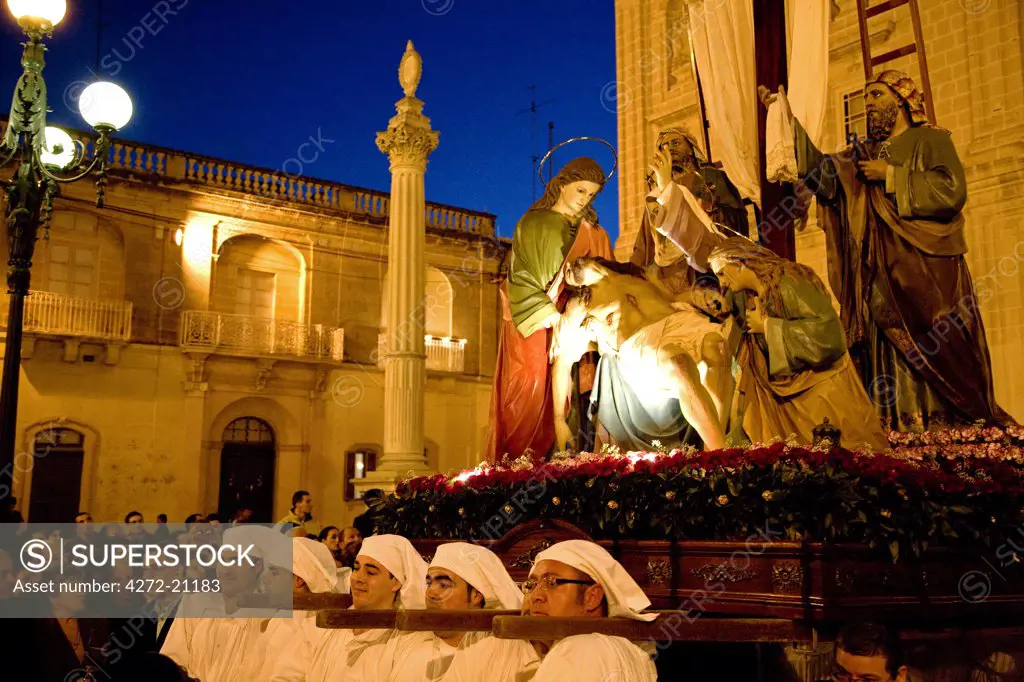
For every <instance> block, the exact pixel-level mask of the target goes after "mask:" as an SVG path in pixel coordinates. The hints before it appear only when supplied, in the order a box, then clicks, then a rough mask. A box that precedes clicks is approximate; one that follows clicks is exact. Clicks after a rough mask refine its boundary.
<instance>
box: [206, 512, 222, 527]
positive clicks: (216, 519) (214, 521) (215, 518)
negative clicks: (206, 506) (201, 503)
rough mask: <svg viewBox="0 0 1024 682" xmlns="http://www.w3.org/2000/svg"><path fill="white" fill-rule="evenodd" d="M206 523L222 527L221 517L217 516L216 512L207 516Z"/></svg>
mask: <svg viewBox="0 0 1024 682" xmlns="http://www.w3.org/2000/svg"><path fill="white" fill-rule="evenodd" d="M206 522H207V523H212V524H213V525H215V526H219V525H220V515H219V514H217V513H216V512H214V513H213V514H207V515H206Z"/></svg>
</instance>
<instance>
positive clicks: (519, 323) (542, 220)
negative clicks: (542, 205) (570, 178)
mask: <svg viewBox="0 0 1024 682" xmlns="http://www.w3.org/2000/svg"><path fill="white" fill-rule="evenodd" d="M579 226H580V224H579V221H577V222H575V223H572V222H570V221H569V219H568V218H566V217H565V216H563V215H562V214H560V213H557V212H555V211H551V210H549V209H539V210H535V211H529V212H527V213H526V215H524V216H523V217H522V219H521V220H520V221H519V224H518V225H516V231H515V235H514V237H513V238H512V258H511V260H510V261H509V272H508V303H509V308H510V309H511V311H512V320H513V321H514V322H515V324H516V328H517V329H518V330H519V333H520V334H522V335H523V336H529V335H530V334H532V333H534V332H535V331H537V330H538V329H540V328H541V327H542V326H543V322H544V320H545V319H547V318H548V317H549V316H550V315H551V314H552V313H556V312H558V308H556V307H555V304H554V303H553V302H552V301H551V298H549V297H548V288H549V287H550V286H551V283H552V282H553V281H554V279H555V276H556V275H558V271H559V270H560V269H561V267H562V263H563V262H564V261H565V257H566V255H567V254H568V253H569V248H570V247H571V246H572V243H573V241H574V240H575V239H576V232H577V231H578V230H579Z"/></svg>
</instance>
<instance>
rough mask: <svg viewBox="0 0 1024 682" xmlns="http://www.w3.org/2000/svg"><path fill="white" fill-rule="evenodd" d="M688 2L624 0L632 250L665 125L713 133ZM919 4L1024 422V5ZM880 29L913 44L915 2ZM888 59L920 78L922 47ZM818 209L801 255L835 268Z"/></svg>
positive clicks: (998, 372) (617, 86) (838, 117)
mask: <svg viewBox="0 0 1024 682" xmlns="http://www.w3.org/2000/svg"><path fill="white" fill-rule="evenodd" d="M831 2H832V5H833V9H834V12H833V16H832V21H831V24H830V26H831V28H830V35H829V41H830V42H829V71H828V74H829V75H828V78H829V82H828V107H827V110H826V118H825V126H824V139H823V143H822V145H821V147H822V149H823V150H825V151H828V150H838V149H840V148H841V147H842V146H844V141H845V139H846V132H847V131H848V130H859V132H860V133H861V135H862V136H863V134H864V127H863V126H864V121H863V117H864V114H863V97H862V93H861V89H862V88H863V85H864V70H863V62H862V59H861V46H860V31H859V27H858V22H857V5H856V2H855V0H831ZM686 4H687V2H686V0H616V1H615V31H616V67H617V71H616V80H615V82H614V83H610V84H609V85H608V86H606V89H605V90H606V91H605V92H602V93H601V94H602V96H603V97H604V98H605V99H606V100H608V101H611V100H614V106H611V105H609V107H608V108H609V109H614V110H615V111H616V113H617V116H618V131H619V149H620V163H621V164H622V168H623V172H622V174H621V175H620V182H619V206H620V232H619V240H618V243H617V244H616V252H617V255H618V257H619V258H620V259H624V258H628V256H629V253H630V250H631V248H632V245H633V240H634V239H635V236H636V233H637V230H638V229H639V227H640V218H641V215H642V211H643V203H642V201H643V196H644V186H643V179H644V173H645V170H646V168H645V163H646V162H647V160H648V159H650V158H651V156H652V155H653V153H654V141H655V138H656V137H657V133H658V131H659V130H660V129H662V128H663V127H666V126H673V125H686V126H688V127H689V128H690V130H692V131H694V132H695V133H696V134H697V135H698V137H700V136H701V127H700V124H699V121H700V115H699V107H700V103H699V98H698V93H697V88H696V85H695V79H694V75H693V74H694V72H693V69H692V67H691V59H690V43H689V30H690V29H689V24H688V19H687V12H686ZM707 4H708V5H712V6H713V5H714V3H707ZM918 4H919V6H920V8H921V21H922V32H923V36H924V42H925V53H926V55H927V60H928V70H929V73H930V77H931V85H932V91H933V93H932V94H933V98H934V101H935V111H936V119H937V124H938V125H939V126H941V127H944V128H947V129H949V130H950V131H951V132H952V135H953V142H954V143H955V144H956V146H957V150H958V151H959V154H960V157H961V160H962V161H963V164H964V168H965V170H966V172H967V178H968V202H967V207H966V209H965V215H966V219H967V240H968V247H969V252H968V254H967V261H968V266H969V267H970V270H971V273H972V276H973V279H974V285H975V289H976V296H977V301H978V304H979V308H980V309H981V311H982V316H983V319H984V322H985V326H986V330H987V333H988V344H989V350H990V352H991V355H992V364H993V374H994V375H995V388H996V396H997V398H998V400H999V402H1000V403H1001V404H1002V406H1003V407H1004V408H1006V409H1007V410H1008V411H1009V412H1010V413H1011V414H1012V415H1014V417H1016V419H1017V420H1018V421H1019V420H1024V365H1022V363H1021V360H1020V343H1021V342H1020V339H1021V337H1022V336H1024V220H1022V218H1021V216H1022V215H1024V51H1022V46H1021V37H1022V35H1024V3H1020V2H1018V1H1017V0H923V1H920V2H919V3H918ZM868 33H869V34H870V36H871V41H872V53H873V54H874V55H879V54H882V53H884V52H888V51H889V50H893V49H896V48H899V47H902V46H904V45H907V44H909V43H912V42H913V32H912V25H911V22H910V18H909V15H908V14H907V8H906V6H904V7H902V8H900V9H898V10H897V11H896V12H891V13H885V14H882V15H879V16H877V17H874V18H872V19H870V20H869V24H868ZM883 68H899V69H902V70H904V71H907V72H909V73H910V74H911V75H913V76H914V77H915V78H918V77H919V71H918V68H917V59H916V56H914V55H909V56H905V57H902V58H900V60H899V61H897V62H895V63H894V64H892V65H886V66H885V67H883ZM918 82H919V83H920V80H918ZM766 85H768V86H769V87H772V86H773V85H775V84H766ZM609 95H610V96H609ZM608 101H606V104H608V103H609V102H608ZM713 146H714V145H713V144H712V150H711V151H712V156H713V155H714V148H713ZM810 214H811V217H812V219H811V220H810V221H809V223H808V225H807V227H806V228H805V229H803V230H802V231H800V232H798V233H797V236H796V243H797V259H798V260H800V261H802V262H805V263H807V264H809V265H811V266H812V267H814V268H815V270H817V271H818V272H819V273H820V274H822V275H824V273H825V251H824V249H825V240H824V235H823V233H822V232H821V231H820V230H818V229H817V228H816V227H815V225H814V220H813V216H814V214H815V210H814V208H813V207H812V209H811V212H810ZM823 279H824V277H823Z"/></svg>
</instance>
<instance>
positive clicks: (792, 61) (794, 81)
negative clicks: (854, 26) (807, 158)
mask: <svg viewBox="0 0 1024 682" xmlns="http://www.w3.org/2000/svg"><path fill="white" fill-rule="evenodd" d="M831 4H832V3H831V2H829V0H787V1H786V26H787V28H786V38H787V42H788V45H789V48H788V50H787V54H788V55H789V86H788V87H787V88H786V94H787V96H788V99H789V106H790V107H791V108H792V110H793V115H794V116H795V117H796V119H797V120H798V121H800V124H801V125H803V127H804V130H806V131H807V135H808V137H810V138H811V142H813V143H814V144H815V145H816V146H818V147H820V146H821V134H822V129H823V128H824V123H825V105H826V103H827V98H828V27H829V22H830V21H831V20H832V7H831ZM763 85H767V86H768V89H769V90H774V89H775V87H776V86H777V85H778V84H777V83H764V84H763Z"/></svg>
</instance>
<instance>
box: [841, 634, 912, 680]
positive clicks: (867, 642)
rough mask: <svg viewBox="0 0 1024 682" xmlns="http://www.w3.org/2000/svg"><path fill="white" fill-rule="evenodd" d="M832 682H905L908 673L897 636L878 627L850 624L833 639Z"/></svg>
mask: <svg viewBox="0 0 1024 682" xmlns="http://www.w3.org/2000/svg"><path fill="white" fill-rule="evenodd" d="M834 653H835V660H834V661H833V662H832V679H833V680H838V681H839V682H851V681H852V680H865V681H870V682H907V679H908V675H909V671H908V667H907V665H906V658H905V655H904V653H903V647H902V645H901V644H900V639H899V636H898V635H897V633H896V632H895V631H894V630H892V629H890V628H887V627H886V626H885V625H882V624H881V623H853V624H850V625H847V626H845V627H844V628H843V629H842V630H840V631H839V636H838V637H836V643H835V648H834Z"/></svg>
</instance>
